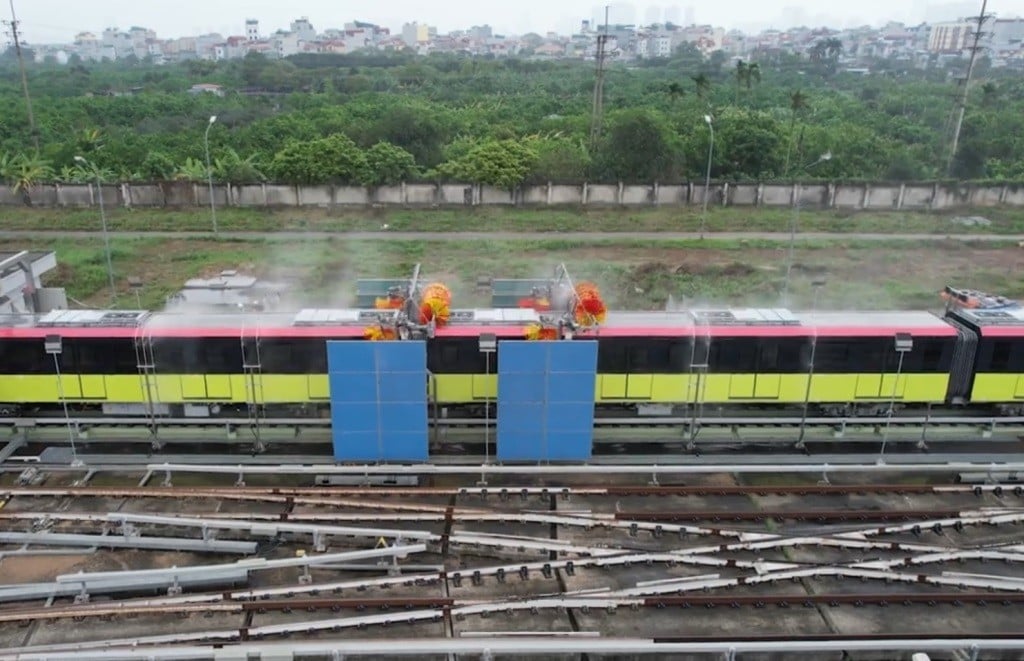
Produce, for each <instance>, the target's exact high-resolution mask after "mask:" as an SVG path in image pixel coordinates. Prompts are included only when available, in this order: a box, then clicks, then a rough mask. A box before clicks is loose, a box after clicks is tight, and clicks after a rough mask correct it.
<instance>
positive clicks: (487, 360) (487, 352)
mask: <svg viewBox="0 0 1024 661" xmlns="http://www.w3.org/2000/svg"><path fill="white" fill-rule="evenodd" d="M479 341H480V353H482V354H483V355H484V375H485V383H486V384H487V385H486V393H487V395H486V397H485V399H484V465H488V464H490V463H491V384H490V380H491V354H494V353H497V351H498V336H497V335H495V334H494V333H481V334H480V340H479ZM480 482H481V484H486V483H487V482H486V479H485V477H484V475H483V474H481V475H480Z"/></svg>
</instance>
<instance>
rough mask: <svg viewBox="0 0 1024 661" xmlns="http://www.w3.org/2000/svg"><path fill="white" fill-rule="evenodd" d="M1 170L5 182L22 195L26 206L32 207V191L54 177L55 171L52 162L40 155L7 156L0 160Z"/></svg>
mask: <svg viewBox="0 0 1024 661" xmlns="http://www.w3.org/2000/svg"><path fill="white" fill-rule="evenodd" d="M0 169H2V173H0V174H2V175H3V178H4V180H6V181H7V183H8V185H9V186H11V189H12V190H13V192H14V193H20V194H21V200H22V202H24V203H25V206H29V207H30V206H32V197H31V194H32V189H33V188H35V187H36V186H37V185H38V184H40V183H42V182H43V181H46V180H47V179H50V178H51V177H53V170H52V169H51V168H50V162H49V161H47V160H45V159H42V158H40V157H39V155H38V154H33V155H32V156H26V155H25V154H17V155H16V156H13V157H10V156H7V155H6V154H5V155H4V156H3V158H0Z"/></svg>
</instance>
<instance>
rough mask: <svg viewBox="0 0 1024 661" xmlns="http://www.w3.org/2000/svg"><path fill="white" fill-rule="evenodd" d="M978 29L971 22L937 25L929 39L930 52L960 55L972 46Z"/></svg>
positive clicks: (933, 27) (934, 26)
mask: <svg viewBox="0 0 1024 661" xmlns="http://www.w3.org/2000/svg"><path fill="white" fill-rule="evenodd" d="M976 28H977V26H976V25H975V24H972V23H970V22H969V21H957V22H953V23H936V24H935V25H933V26H932V31H931V34H930V35H929V37H928V50H929V52H932V53H960V52H962V51H964V50H966V49H967V48H968V47H969V46H970V45H971V41H972V39H973V38H974V32H975V30H976Z"/></svg>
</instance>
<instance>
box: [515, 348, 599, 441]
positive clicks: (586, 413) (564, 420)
mask: <svg viewBox="0 0 1024 661" xmlns="http://www.w3.org/2000/svg"><path fill="white" fill-rule="evenodd" d="M498 350H499V351H500V352H501V356H500V361H499V363H498V434H497V437H498V448H497V456H498V459H499V460H501V461H587V460H589V459H590V457H591V452H592V447H593V434H594V379H595V377H596V372H597V343H596V342H593V341H556V342H526V341H523V342H513V341H505V342H502V343H501V344H500V347H499V349H498Z"/></svg>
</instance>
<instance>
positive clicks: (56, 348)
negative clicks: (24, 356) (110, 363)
mask: <svg viewBox="0 0 1024 661" xmlns="http://www.w3.org/2000/svg"><path fill="white" fill-rule="evenodd" d="M43 349H44V350H45V351H46V353H48V354H50V355H51V356H53V371H54V373H55V374H56V375H57V396H58V397H60V402H61V404H63V405H64V421H65V422H66V423H67V426H68V441H70V442H71V465H72V466H76V467H77V466H82V465H84V464H83V462H82V461H81V460H80V459H79V458H78V450H77V449H76V448H75V432H74V431H73V430H72V429H71V416H70V415H69V414H68V400H67V398H66V397H65V396H64V380H63V379H62V378H61V376H60V355H61V354H62V353H63V352H64V342H63V340H62V339H61V336H60V335H47V336H46V337H45V338H44V339H43Z"/></svg>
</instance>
